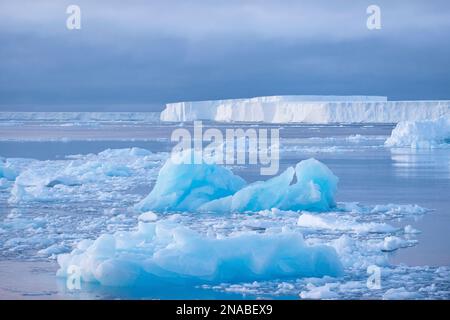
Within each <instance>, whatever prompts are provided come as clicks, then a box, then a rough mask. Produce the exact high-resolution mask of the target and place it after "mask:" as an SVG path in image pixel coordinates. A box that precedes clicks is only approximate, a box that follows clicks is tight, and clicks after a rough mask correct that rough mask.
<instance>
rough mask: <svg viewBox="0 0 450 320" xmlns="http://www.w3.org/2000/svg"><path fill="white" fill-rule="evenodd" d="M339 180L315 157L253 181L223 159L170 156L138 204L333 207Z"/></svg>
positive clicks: (208, 208)
mask: <svg viewBox="0 0 450 320" xmlns="http://www.w3.org/2000/svg"><path fill="white" fill-rule="evenodd" d="M295 180H296V182H295V183H294V181H295ZM337 183H338V178H337V177H336V176H335V175H334V174H333V173H332V172H331V170H330V169H328V167H327V166H325V165H324V164H322V163H321V162H319V161H317V160H315V159H313V158H311V159H308V160H305V161H301V162H299V163H298V164H297V165H296V166H295V169H294V168H292V167H289V168H287V169H286V170H285V171H284V172H283V173H282V174H280V175H279V176H276V177H274V178H271V179H269V180H267V181H258V182H254V183H252V184H248V185H247V184H246V182H245V181H244V180H243V179H242V178H240V177H239V176H236V175H234V174H233V173H232V172H231V171H230V170H229V169H227V168H225V167H222V166H219V165H215V164H207V163H201V164H195V163H189V164H187V163H181V164H180V163H178V162H174V161H173V159H168V160H167V162H166V164H165V165H164V166H163V168H162V169H161V171H160V172H159V175H158V179H157V181H156V184H155V186H154V188H153V190H152V191H151V192H150V194H149V195H148V196H147V197H146V198H145V199H143V200H142V201H141V202H140V203H138V204H137V205H136V206H135V208H136V209H137V210H139V211H142V212H143V211H151V210H153V211H158V212H170V211H189V212H194V211H202V212H221V213H225V212H245V211H260V210H265V209H272V208H278V209H283V210H309V211H327V210H330V209H331V208H333V207H335V205H336V204H335V201H334V195H335V193H336V191H337Z"/></svg>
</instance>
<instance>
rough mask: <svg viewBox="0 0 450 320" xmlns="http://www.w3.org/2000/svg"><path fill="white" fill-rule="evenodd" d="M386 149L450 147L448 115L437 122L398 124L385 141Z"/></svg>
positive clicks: (425, 121) (449, 117)
mask: <svg viewBox="0 0 450 320" xmlns="http://www.w3.org/2000/svg"><path fill="white" fill-rule="evenodd" d="M385 145H386V146H388V147H411V148H436V147H450V114H447V115H444V116H442V117H440V118H439V119H437V120H424V121H415V122H411V121H404V122H399V123H398V124H397V126H396V127H395V128H394V130H392V134H391V136H390V137H389V138H388V139H387V140H386V142H385Z"/></svg>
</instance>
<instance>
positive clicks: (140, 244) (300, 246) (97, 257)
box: [57, 220, 343, 286]
mask: <svg viewBox="0 0 450 320" xmlns="http://www.w3.org/2000/svg"><path fill="white" fill-rule="evenodd" d="M58 264H59V266H60V269H59V270H58V273H57V274H58V276H62V277H66V276H68V275H69V274H70V271H69V272H68V270H70V268H71V267H72V268H73V266H76V267H78V268H79V269H80V273H81V278H82V280H83V281H87V282H99V283H100V284H102V285H109V286H131V285H135V284H139V285H146V286H148V285H158V283H159V284H160V283H161V281H164V280H167V281H170V282H171V283H173V282H186V281H201V282H202V283H204V282H205V281H212V282H223V281H249V280H250V281H253V280H259V279H273V278H284V277H312V276H315V277H322V276H325V275H329V276H338V275H341V274H342V270H343V267H342V264H341V263H340V261H339V258H338V256H337V254H336V251H335V249H334V248H332V247H330V246H326V245H316V246H310V245H307V244H306V243H305V242H304V240H303V237H302V235H301V234H299V233H295V232H290V231H285V232H271V231H267V232H265V233H256V232H240V233H237V234H234V235H230V236H228V237H223V238H218V237H213V236H206V235H201V234H199V233H197V232H195V231H193V230H192V229H190V228H187V227H184V226H180V225H177V224H174V223H171V222H170V221H164V220H163V221H157V222H151V223H143V222H140V223H139V225H138V229H137V230H136V231H130V232H118V233H116V234H114V235H108V234H103V235H102V236H100V237H99V238H98V239H97V240H95V241H92V240H84V241H81V242H80V243H79V244H78V247H77V248H76V249H75V250H73V251H72V253H70V254H62V255H59V256H58Z"/></svg>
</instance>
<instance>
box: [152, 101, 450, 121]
mask: <svg viewBox="0 0 450 320" xmlns="http://www.w3.org/2000/svg"><path fill="white" fill-rule="evenodd" d="M445 114H450V101H387V98H386V97H378V96H272V97H256V98H250V99H230V100H214V101H197V102H177V103H169V104H167V105H166V108H165V109H164V110H163V111H162V112H161V120H162V121H172V122H179V121H194V120H213V121H220V122H234V121H236V122H266V123H291V122H292V123H339V122H343V123H397V122H400V121H406V120H410V121H412V120H425V119H436V118H438V117H440V116H442V115H445Z"/></svg>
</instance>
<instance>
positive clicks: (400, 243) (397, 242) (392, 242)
mask: <svg viewBox="0 0 450 320" xmlns="http://www.w3.org/2000/svg"><path fill="white" fill-rule="evenodd" d="M408 245H409V244H408V241H406V240H404V239H401V238H399V237H395V236H389V237H386V238H384V241H383V249H382V250H383V251H395V250H397V249H400V248H405V247H407V246H408Z"/></svg>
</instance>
